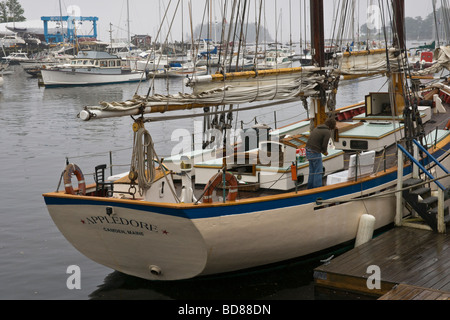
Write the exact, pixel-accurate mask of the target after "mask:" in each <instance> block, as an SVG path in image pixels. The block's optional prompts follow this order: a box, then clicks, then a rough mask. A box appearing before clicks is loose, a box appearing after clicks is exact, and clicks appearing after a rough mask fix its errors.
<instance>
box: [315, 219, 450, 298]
mask: <svg viewBox="0 0 450 320" xmlns="http://www.w3.org/2000/svg"><path fill="white" fill-rule="evenodd" d="M372 265H375V266H378V267H379V268H380V271H381V279H380V280H381V287H382V288H381V289H380V290H379V289H368V288H367V279H368V278H369V277H370V276H372V274H371V273H368V267H369V266H372ZM314 278H315V279H314V281H315V284H316V286H317V287H323V288H329V289H338V290H343V291H346V290H348V291H350V292H354V293H355V292H356V293H358V292H359V293H361V294H364V295H371V296H378V297H380V296H382V295H384V294H386V293H387V292H388V291H390V290H391V289H392V288H393V287H394V286H395V285H397V284H407V285H411V286H416V287H417V288H421V287H424V288H426V289H433V290H441V291H443V292H449V293H450V236H449V235H448V232H447V234H437V233H434V232H432V231H427V230H421V229H414V228H408V227H401V228H394V229H392V230H390V231H388V232H386V233H384V234H382V235H380V236H379V237H377V238H375V239H373V240H372V241H370V242H368V243H366V244H364V245H362V246H360V247H358V248H354V249H352V250H350V251H349V252H347V253H344V254H343V255H341V256H339V257H337V258H335V259H333V260H331V262H330V263H329V264H327V265H323V266H320V267H318V268H316V269H315V276H314ZM422 289H423V288H422ZM419 291H420V290H419V289H416V290H410V291H409V292H408V294H407V295H405V297H404V298H405V299H410V298H413V297H415V296H416V295H417V296H420V295H425V293H422V291H420V292H419ZM405 294H406V292H405ZM430 294H431V293H430Z"/></svg>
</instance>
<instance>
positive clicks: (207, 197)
mask: <svg viewBox="0 0 450 320" xmlns="http://www.w3.org/2000/svg"><path fill="white" fill-rule="evenodd" d="M222 179H223V173H222V172H218V173H217V174H215V175H214V176H213V177H212V178H211V179H210V180H209V181H208V184H207V185H206V186H205V189H204V194H203V203H212V202H213V200H212V193H213V191H214V189H215V188H216V187H217V186H218V185H219V183H223V180H222ZM225 183H226V185H227V186H229V191H228V195H227V201H236V198H237V193H238V188H237V185H238V183H237V179H236V177H235V176H234V175H233V174H232V173H230V172H226V173H225Z"/></svg>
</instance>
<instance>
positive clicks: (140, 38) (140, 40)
mask: <svg viewBox="0 0 450 320" xmlns="http://www.w3.org/2000/svg"><path fill="white" fill-rule="evenodd" d="M131 43H133V44H134V45H135V46H137V47H148V46H150V45H151V44H152V37H151V36H149V35H135V36H132V37H131Z"/></svg>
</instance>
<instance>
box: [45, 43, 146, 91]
mask: <svg viewBox="0 0 450 320" xmlns="http://www.w3.org/2000/svg"><path fill="white" fill-rule="evenodd" d="M41 74H42V82H43V84H44V86H45V87H47V88H49V87H60V86H84V85H101V84H113V83H124V82H138V81H141V80H146V74H145V72H143V71H132V70H131V69H130V68H126V67H124V66H123V64H122V59H120V58H119V57H117V56H114V55H110V54H109V53H107V52H101V51H82V52H80V53H79V54H78V56H77V57H76V58H74V59H71V61H70V64H65V65H58V66H54V67H48V68H43V69H41Z"/></svg>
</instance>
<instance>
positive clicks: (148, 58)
mask: <svg viewBox="0 0 450 320" xmlns="http://www.w3.org/2000/svg"><path fill="white" fill-rule="evenodd" d="M171 2H172V0H170V1H169V5H168V6H167V8H166V11H165V12H164V17H163V20H162V21H164V20H165V19H166V17H167V12H168V10H169V7H170V3H171ZM162 26H163V23H161V24H160V25H159V29H158V32H157V33H156V38H155V39H158V38H159V34H160V33H161V29H162ZM155 44H156V43H155V40H154V41H153V46H152V50H151V52H150V54H149V55H148V57H147V62H146V64H145V68H144V69H147V66H148V63H149V62H150V57H151V56H152V53H153V52H154V49H155ZM141 82H142V78H141V81H139V84H138V86H137V88H136V92H135V94H137V93H138V91H139V87H140V85H141ZM154 82H155V77H153V79H152V82H151V85H149V91H148V93H147V97H148V96H149V95H150V90H151V87H152V86H154Z"/></svg>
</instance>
